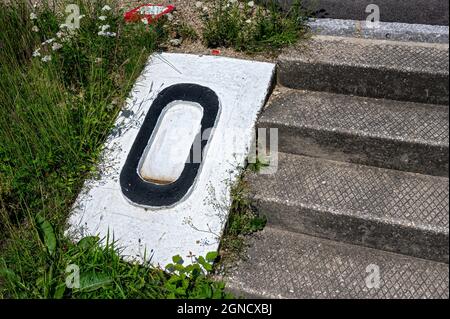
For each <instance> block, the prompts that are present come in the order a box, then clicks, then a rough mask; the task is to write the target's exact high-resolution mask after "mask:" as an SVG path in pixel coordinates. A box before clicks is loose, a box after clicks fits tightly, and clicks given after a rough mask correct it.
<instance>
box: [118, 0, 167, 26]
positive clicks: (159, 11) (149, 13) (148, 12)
mask: <svg viewBox="0 0 450 319" xmlns="http://www.w3.org/2000/svg"><path fill="white" fill-rule="evenodd" d="M174 9H175V6H172V5H168V6H163V5H157V4H151V3H149V4H144V5H142V6H139V7H137V8H134V9H133V10H131V11H128V12H126V13H125V21H126V22H137V21H141V20H142V19H146V20H147V21H148V24H151V23H153V22H154V21H156V20H158V19H159V18H161V17H162V16H163V15H166V14H168V13H171V12H172V11H173V10H174Z"/></svg>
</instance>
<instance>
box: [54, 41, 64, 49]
mask: <svg viewBox="0 0 450 319" xmlns="http://www.w3.org/2000/svg"><path fill="white" fill-rule="evenodd" d="M62 47H63V46H62V44H59V43H57V42H55V43H53V45H52V50H53V51H58V50H59V49H61V48H62Z"/></svg>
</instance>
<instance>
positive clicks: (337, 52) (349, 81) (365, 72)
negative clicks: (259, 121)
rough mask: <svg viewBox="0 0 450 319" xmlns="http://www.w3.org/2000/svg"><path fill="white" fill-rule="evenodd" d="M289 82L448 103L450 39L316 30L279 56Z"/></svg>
mask: <svg viewBox="0 0 450 319" xmlns="http://www.w3.org/2000/svg"><path fill="white" fill-rule="evenodd" d="M278 66H279V68H278V82H279V83H280V84H281V85H283V86H285V87H288V88H293V89H305V90H312V91H324V92H333V93H341V94H348V95H357V96H367V97H375V98H385V99H392V100H401V101H410V102H419V103H431V104H442V105H448V103H449V89H448V85H449V47H448V44H437V43H420V42H396V41H388V40H375V39H361V38H351V37H336V36H314V37H313V38H312V39H310V40H308V41H305V42H303V43H300V44H299V45H297V46H293V47H290V48H288V49H286V50H285V51H283V53H282V54H281V55H280V56H279V58H278Z"/></svg>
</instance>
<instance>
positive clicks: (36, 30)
mask: <svg viewBox="0 0 450 319" xmlns="http://www.w3.org/2000/svg"><path fill="white" fill-rule="evenodd" d="M31 31H33V32H39V28H38V27H37V26H36V25H34V26H33V27H32V28H31Z"/></svg>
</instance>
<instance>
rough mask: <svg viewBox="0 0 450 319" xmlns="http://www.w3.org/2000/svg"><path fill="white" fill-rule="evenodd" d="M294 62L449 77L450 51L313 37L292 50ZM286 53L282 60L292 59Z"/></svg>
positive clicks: (432, 46) (441, 46) (418, 45)
mask: <svg viewBox="0 0 450 319" xmlns="http://www.w3.org/2000/svg"><path fill="white" fill-rule="evenodd" d="M291 50H293V51H294V52H295V54H294V55H293V56H294V57H295V59H296V60H299V61H305V62H309V63H321V62H325V63H330V64H343V65H361V66H365V67H373V68H386V69H391V68H393V69H401V70H403V71H408V72H411V71H413V72H426V73H438V74H445V75H448V73H449V71H448V70H449V50H448V45H446V44H428V43H413V44H411V43H409V42H394V41H387V40H369V39H357V38H342V37H333V36H316V37H314V38H312V39H311V40H310V41H309V42H308V43H306V44H305V45H304V46H303V47H302V48H301V49H300V50H299V48H298V47H297V48H294V49H291ZM291 52H292V51H289V50H287V51H286V53H285V55H284V56H283V58H285V59H289V58H290V57H292V56H291V55H290V54H291Z"/></svg>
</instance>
